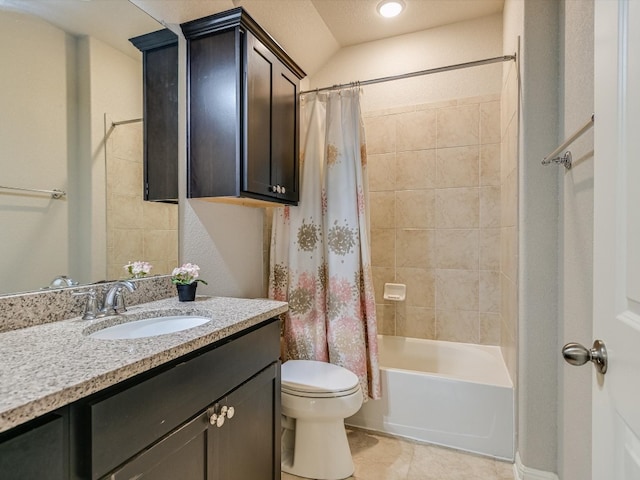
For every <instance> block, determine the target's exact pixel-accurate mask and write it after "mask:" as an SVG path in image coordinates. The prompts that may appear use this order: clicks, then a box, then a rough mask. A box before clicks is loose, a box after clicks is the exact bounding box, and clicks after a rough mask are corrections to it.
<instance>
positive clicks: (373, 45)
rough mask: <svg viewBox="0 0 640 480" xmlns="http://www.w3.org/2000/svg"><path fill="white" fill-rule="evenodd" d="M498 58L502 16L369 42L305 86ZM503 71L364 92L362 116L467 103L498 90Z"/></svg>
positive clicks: (337, 58) (455, 74)
mask: <svg viewBox="0 0 640 480" xmlns="http://www.w3.org/2000/svg"><path fill="white" fill-rule="evenodd" d="M500 55H502V16H501V15H500V14H497V15H490V16H487V17H483V18H479V19H475V20H470V21H466V22H459V23H455V24H451V25H446V26H443V27H438V28H433V29H430V30H425V31H422V32H417V33H411V34H407V35H400V36H397V37H392V38H388V39H385V40H379V41H375V42H368V43H364V44H361V45H355V46H352V47H347V48H343V49H341V50H339V51H338V53H336V54H335V55H334V56H333V57H332V58H331V59H330V60H329V61H328V62H327V63H326V65H324V66H323V67H322V68H321V69H320V70H319V71H318V72H317V73H316V74H314V75H313V76H312V77H311V78H310V79H309V87H310V88H317V87H325V86H330V85H335V84H340V83H348V82H352V81H355V80H367V79H371V78H379V77H385V76H389V75H397V74H402V73H407V72H415V71H418V70H424V69H429V68H435V67H442V66H446V65H453V64H456V63H463V62H469V61H472V60H480V59H484V58H488V57H495V56H500ZM501 72H502V67H501V66H500V64H493V65H487V66H481V67H475V68H474V74H473V75H469V74H468V72H467V71H464V70H458V71H452V72H447V73H440V74H436V75H430V76H428V77H416V78H411V79H407V80H402V81H396V82H390V83H382V84H377V85H370V86H367V87H366V88H365V95H364V96H363V99H362V109H363V111H365V112H368V111H376V110H382V109H385V108H396V107H399V106H403V105H420V104H424V103H432V102H437V101H441V100H449V99H452V98H467V97H475V96H478V95H485V94H487V93H495V92H499V91H500V86H501V83H500V75H501Z"/></svg>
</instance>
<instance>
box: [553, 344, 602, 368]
mask: <svg viewBox="0 0 640 480" xmlns="http://www.w3.org/2000/svg"><path fill="white" fill-rule="evenodd" d="M562 356H563V357H564V359H565V361H566V362H567V363H570V364H571V365H577V366H580V365H584V364H585V363H587V362H593V364H594V366H595V367H596V370H597V371H598V372H600V373H602V374H604V373H607V349H606V347H605V346H604V342H603V341H602V340H596V341H595V342H593V347H592V348H591V349H588V348H587V347H585V346H584V345H581V344H580V343H574V342H571V343H567V344H566V345H565V346H564V347H562Z"/></svg>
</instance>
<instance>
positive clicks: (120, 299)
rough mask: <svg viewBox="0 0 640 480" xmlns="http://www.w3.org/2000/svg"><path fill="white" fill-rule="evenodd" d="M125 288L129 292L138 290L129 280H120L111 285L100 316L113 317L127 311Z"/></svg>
mask: <svg viewBox="0 0 640 480" xmlns="http://www.w3.org/2000/svg"><path fill="white" fill-rule="evenodd" d="M125 288H126V289H127V290H128V291H129V292H133V291H135V289H136V284H135V283H133V282H130V281H129V280H120V281H118V282H116V283H114V284H113V285H111V287H110V288H109V290H107V293H106V294H105V296H104V302H103V304H102V308H101V309H100V310H99V314H98V315H99V316H106V315H113V314H116V313H123V312H126V311H127V306H126V304H125V300H124V289H125Z"/></svg>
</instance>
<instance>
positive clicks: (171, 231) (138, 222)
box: [106, 116, 178, 279]
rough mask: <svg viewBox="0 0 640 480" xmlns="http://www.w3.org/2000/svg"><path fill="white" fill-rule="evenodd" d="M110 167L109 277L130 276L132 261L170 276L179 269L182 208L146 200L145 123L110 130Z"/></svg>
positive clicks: (108, 155) (108, 188) (107, 153)
mask: <svg viewBox="0 0 640 480" xmlns="http://www.w3.org/2000/svg"><path fill="white" fill-rule="evenodd" d="M110 121H111V118H110V117H109V116H107V123H110ZM106 164H107V172H106V174H107V278H109V279H117V278H127V277H128V276H129V274H128V272H127V271H126V269H124V268H123V266H124V265H126V264H128V263H129V262H132V261H145V262H149V263H151V264H152V265H153V269H152V270H151V274H152V275H163V274H170V273H171V271H172V270H173V268H175V267H176V266H178V205H177V204H170V203H161V202H145V201H144V200H143V127H142V122H139V123H132V124H123V125H118V126H115V127H113V128H109V129H108V130H107V143H106Z"/></svg>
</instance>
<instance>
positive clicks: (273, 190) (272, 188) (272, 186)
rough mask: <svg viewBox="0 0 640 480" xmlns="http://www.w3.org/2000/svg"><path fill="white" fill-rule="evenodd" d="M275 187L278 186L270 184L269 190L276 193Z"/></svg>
mask: <svg viewBox="0 0 640 480" xmlns="http://www.w3.org/2000/svg"><path fill="white" fill-rule="evenodd" d="M277 188H278V187H276V186H275V185H271V191H272V192H273V193H276V191H277Z"/></svg>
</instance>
